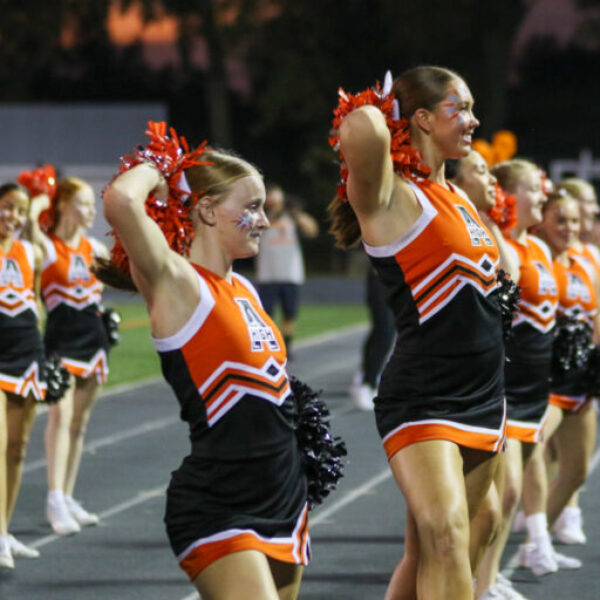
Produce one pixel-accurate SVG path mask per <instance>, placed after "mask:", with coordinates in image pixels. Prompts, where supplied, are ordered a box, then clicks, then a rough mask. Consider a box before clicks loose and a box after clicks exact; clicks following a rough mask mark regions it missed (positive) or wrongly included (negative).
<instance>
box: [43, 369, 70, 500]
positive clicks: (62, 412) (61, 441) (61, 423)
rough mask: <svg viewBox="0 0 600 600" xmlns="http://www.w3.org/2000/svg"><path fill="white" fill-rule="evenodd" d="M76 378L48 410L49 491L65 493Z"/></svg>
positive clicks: (47, 457)
mask: <svg viewBox="0 0 600 600" xmlns="http://www.w3.org/2000/svg"><path fill="white" fill-rule="evenodd" d="M74 391H75V377H74V376H73V375H71V381H70V384H69V389H68V390H67V391H66V393H65V395H64V396H63V397H62V399H61V400H60V402H57V403H56V404H53V405H51V406H50V407H49V408H48V423H47V425H46V434H45V441H46V460H47V463H48V467H47V469H48V489H49V490H50V491H53V490H60V491H64V487H65V483H66V477H67V462H68V456H69V426H70V423H71V418H72V416H73V394H74Z"/></svg>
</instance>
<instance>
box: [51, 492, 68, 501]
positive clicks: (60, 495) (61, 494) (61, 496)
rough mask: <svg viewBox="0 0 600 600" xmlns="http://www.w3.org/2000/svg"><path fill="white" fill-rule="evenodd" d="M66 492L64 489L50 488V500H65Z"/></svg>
mask: <svg viewBox="0 0 600 600" xmlns="http://www.w3.org/2000/svg"><path fill="white" fill-rule="evenodd" d="M64 499H65V493H64V492H63V491H62V490H50V491H49V492H48V502H53V503H55V502H64Z"/></svg>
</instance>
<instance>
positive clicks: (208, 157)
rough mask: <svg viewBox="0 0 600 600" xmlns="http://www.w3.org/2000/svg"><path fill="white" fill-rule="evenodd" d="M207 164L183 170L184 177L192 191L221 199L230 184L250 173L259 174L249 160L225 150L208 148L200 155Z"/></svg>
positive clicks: (217, 199)
mask: <svg viewBox="0 0 600 600" xmlns="http://www.w3.org/2000/svg"><path fill="white" fill-rule="evenodd" d="M202 160H203V161H206V162H210V163H211V164H209V165H196V166H193V167H190V168H188V169H186V170H185V177H186V179H187V181H188V183H189V185H190V189H191V190H192V192H194V193H196V194H201V195H202V196H211V197H212V198H213V199H214V200H216V201H219V200H221V199H222V198H223V197H224V196H225V195H226V193H227V191H228V190H229V188H230V186H231V184H233V183H235V182H236V181H237V180H238V179H242V178H243V177H249V176H251V175H258V176H259V177H260V176H261V174H260V172H259V170H258V169H257V168H256V167H255V166H254V165H252V164H250V163H249V162H247V161H245V160H244V159H242V158H240V157H239V156H237V155H235V154H233V153H232V152H229V151H227V150H209V151H208V152H205V153H204V154H203V155H202Z"/></svg>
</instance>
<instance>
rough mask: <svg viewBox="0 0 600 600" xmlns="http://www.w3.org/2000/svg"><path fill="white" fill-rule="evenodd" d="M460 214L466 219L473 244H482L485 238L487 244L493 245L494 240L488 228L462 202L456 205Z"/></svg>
mask: <svg viewBox="0 0 600 600" xmlns="http://www.w3.org/2000/svg"><path fill="white" fill-rule="evenodd" d="M456 208H457V209H458V212H459V214H460V216H461V217H462V218H463V219H464V221H465V225H466V226H467V231H468V232H469V236H470V238H471V244H472V245H473V246H481V240H483V242H484V244H485V245H486V246H493V245H494V242H492V240H491V239H490V236H489V235H488V234H487V232H486V230H485V229H484V228H483V227H482V226H481V225H480V224H479V223H478V222H477V221H476V220H475V219H474V218H473V217H472V216H471V214H470V213H469V211H468V210H467V209H466V208H465V207H464V206H461V205H460V204H457V205H456Z"/></svg>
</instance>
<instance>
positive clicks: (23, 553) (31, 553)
mask: <svg viewBox="0 0 600 600" xmlns="http://www.w3.org/2000/svg"><path fill="white" fill-rule="evenodd" d="M8 544H9V546H10V551H11V553H12V555H13V557H14V558H38V556H39V555H40V553H39V551H38V550H36V549H35V548H30V547H29V546H26V545H25V544H24V543H23V542H20V541H19V540H18V539H17V538H16V537H15V536H14V535H12V534H10V533H9V534H8Z"/></svg>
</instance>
